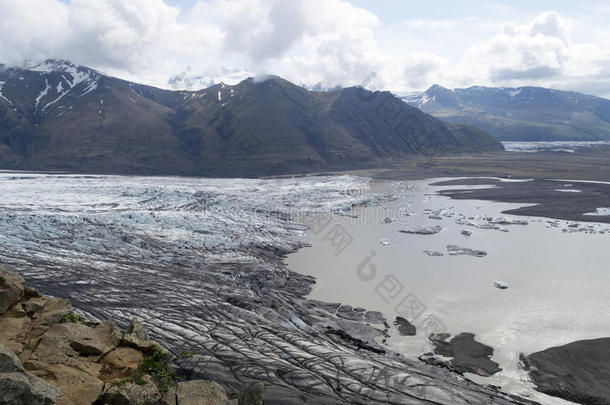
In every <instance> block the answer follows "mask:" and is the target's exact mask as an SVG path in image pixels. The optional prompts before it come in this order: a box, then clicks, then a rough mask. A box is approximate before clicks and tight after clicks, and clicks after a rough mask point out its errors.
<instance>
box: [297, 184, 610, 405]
mask: <svg viewBox="0 0 610 405" xmlns="http://www.w3.org/2000/svg"><path fill="white" fill-rule="evenodd" d="M429 180H430V181H426V182H432V183H434V180H433V179H429ZM470 180H472V182H471V183H472V184H473V185H481V184H480V181H479V179H470ZM445 181H447V180H445ZM449 181H454V180H449ZM455 181H456V182H457V183H459V185H456V187H455V188H459V186H461V185H462V183H463V179H461V180H455ZM426 182H424V183H426ZM494 183H495V180H494ZM507 183H510V184H512V183H513V182H512V181H511V182H507ZM515 183H520V182H515ZM442 184H443V183H441V185H439V186H437V187H435V188H436V189H439V190H442ZM474 191H475V192H478V191H488V189H485V188H481V189H480V190H479V189H477V188H476V187H475V189H474ZM489 191H491V192H493V190H489ZM438 197H439V198H443V197H444V196H443V194H438ZM464 200H470V198H468V199H466V198H464ZM464 203H468V202H467V201H464ZM489 203H490V204H494V205H497V204H496V203H493V202H492V200H490V201H489ZM476 205H481V204H476ZM500 205H501V204H500ZM506 205H508V204H506ZM510 205H512V206H515V204H510ZM520 205H521V204H517V206H520ZM371 209H372V208H371ZM511 209H514V208H511ZM456 210H457V211H456V212H458V213H459V212H461V211H459V208H456ZM389 212H393V210H392V209H390V211H389ZM502 212H507V211H506V210H504V209H503V210H502ZM354 214H355V215H354V216H355V217H360V215H361V213H360V212H359V211H358V210H357V211H356V212H354ZM510 214H512V212H510ZM362 215H364V214H362ZM388 215H390V216H392V215H391V214H388ZM480 215H485V214H484V213H480ZM492 215H493V214H492ZM495 215H497V214H495ZM512 215H516V214H512ZM378 217H379V218H377V220H378V222H382V219H383V217H382V216H379V215H378ZM518 217H519V216H517V218H518ZM367 218H370V216H368V217H367ZM348 221H349V219H348ZM353 221H355V222H358V220H357V219H354V220H353ZM535 221H537V220H534V222H533V223H532V224H530V225H529V227H523V228H520V227H519V226H517V227H516V228H515V231H516V230H520V229H523V232H529V231H528V230H526V228H530V227H535V229H540V228H544V227H542V225H541V224H537V223H536V222H535ZM430 222H431V223H432V224H434V223H435V221H430ZM566 225H567V224H566ZM344 226H345V224H344ZM371 226H372V224H369V225H368V228H367V227H366V226H364V227H362V228H363V229H364V228H366V229H367V231H364V230H363V231H362V232H359V231H357V230H355V229H356V228H354V227H346V229H347V231H348V232H352V236H353V237H354V238H355V239H356V240H358V239H360V238H362V237H363V235H364V234H368V233H371V232H372V233H373V234H374V235H375V236H372V237H371V238H370V240H369V241H368V242H369V243H368V245H369V246H370V247H368V248H367V247H366V246H364V245H358V246H357V247H356V248H355V251H364V252H368V251H369V250H368V249H372V250H374V251H376V252H377V255H376V256H375V258H374V261H375V265H376V266H377V267H378V268H379V270H380V271H387V270H388V265H387V264H384V263H385V262H383V261H381V262H380V260H381V259H380V254H382V253H384V254H385V255H387V254H388V251H387V250H384V249H391V248H392V246H394V245H395V244H396V243H397V241H399V240H406V239H404V238H400V237H397V236H396V235H395V234H393V233H389V234H385V235H384V234H383V233H379V232H377V231H375V229H377V228H380V229H383V228H384V227H390V226H391V224H390V225H387V224H386V225H383V224H381V223H378V224H377V225H375V226H373V227H371ZM443 226H444V227H445V226H446V225H443ZM513 226H514V225H513ZM392 229H394V228H392ZM460 229H462V228H461V227H457V231H458V232H457V233H458V234H456V236H455V237H456V238H461V239H460V240H462V241H463V242H462V243H467V242H468V241H470V244H469V245H470V246H472V245H473V244H474V246H472V247H479V246H478V245H477V244H476V241H477V240H478V239H476V238H478V237H482V236H475V239H472V237H468V238H466V237H464V236H461V235H459V230H460ZM511 229H512V228H511ZM551 231H553V232H554V234H555V235H556V236H557V237H558V238H560V239H559V240H563V239H565V238H564V236H567V235H564V233H562V232H561V229H551V230H549V232H551ZM353 232H356V233H353ZM363 232H364V233H363ZM489 232H491V233H492V234H493V235H500V236H502V235H501V233H493V232H494V231H493V230H492V231H489ZM480 233H481V231H475V234H480ZM511 234H512V230H511V233H510V234H507V235H508V236H510V235H511ZM392 235H394V236H392ZM310 236H311V235H310ZM383 236H386V237H388V239H389V240H390V241H391V242H392V245H390V246H389V247H387V248H384V247H381V246H379V244H378V242H377V238H380V237H383ZM583 236H584V235H583ZM591 236H592V237H593V236H594V235H591ZM432 237H434V236H432ZM596 237H597V238H602V239H600V240H599V241H600V243H602V242H603V241H604V240H605V239H603V238H604V237H605V236H602V235H599V236H597V235H596ZM414 238H418V236H414ZM419 238H421V240H429V238H431V236H419ZM305 240H306V242H307V243H310V244H313V245H314V247H310V248H304V250H300V251H299V252H297V253H296V254H292V255H291V256H292V257H291V258H290V260H289V263H288V264H289V266H290V268H291V269H293V270H294V271H297V272H300V273H302V274H308V275H312V276H314V277H316V280H317V282H316V284H315V285H314V286H313V295H309V296H308V297H310V298H312V299H316V300H328V299H329V298H330V299H335V300H338V301H341V302H345V303H347V304H350V305H353V306H364V307H367V308H373V309H377V310H380V311H382V312H383V313H384V315H386V319H388V320H391V319H393V316H394V315H396V314H395V313H388V312H386V311H385V310H383V306H381V307H380V306H379V305H374V304H371V302H372V301H371V299H370V298H367V299H362V298H360V299H359V298H358V297H365V296H367V295H370V294H372V293H373V291H372V290H371V291H370V292H369V293H368V294H367V291H368V290H366V289H365V290H361V289H358V288H357V287H354V286H352V284H353V283H351V282H349V281H348V280H349V277H350V276H349V272H348V275H347V276H343V277H330V273H329V272H332V269H333V268H337V267H341V265H340V264H339V263H340V262H335V263H334V264H333V265H331V266H330V268H323V269H319V270H316V271H314V272H311V271H305V270H304V269H305V267H303V266H297V267H294V264H295V263H296V262H302V263H308V265H307V267H312V268H318V267H319V265H320V264H321V263H318V262H316V261H315V259H314V257H316V256H320V255H323V256H324V257H325V258H326V259H328V258H330V257H332V255H329V254H328V252H326V250H328V249H326V248H324V247H322V248H320V246H323V245H324V242H323V241H321V240H320V238H319V237H315V235H314V237H313V238H306V239H305ZM410 240H411V239H410ZM473 241H475V242H473ZM466 246H468V244H467V245H466ZM304 251H305V253H303V252H304ZM307 251H309V252H310V253H307ZM350 254H351V253H349V252H348V253H346V255H348V256H349V255H350ZM344 255H345V254H344ZM361 255H362V256H363V257H364V256H366V253H361ZM299 256H301V257H300V258H299ZM493 256H495V253H494V255H493ZM324 260H325V259H322V261H324ZM429 260H438V259H436V258H429ZM464 260H466V259H464ZM468 260H470V259H468ZM474 260H475V261H476V259H474ZM357 262H358V261H356V262H353V261H351V262H350V261H348V262H346V263H347V264H345V266H347V267H348V268H353V267H355V266H356V265H357ZM443 263H444V262H443ZM473 263H474V262H473ZM439 265H441V264H439ZM445 265H446V263H444V264H443V266H445ZM445 267H446V266H445ZM454 271H456V272H457V271H461V269H454ZM352 277H354V276H352ZM401 281H402V280H401ZM337 283H341V285H342V286H343V288H342V290H341V291H343V292H344V293H339V294H335V293H332V291H331V290H333V289H332V286H333V285H336V284H337ZM403 284H405V285H408V284H407V283H405V282H404V281H403ZM320 288H322V289H323V291H324V293H320V291H322V290H320ZM352 288H356V290H355V292H354V293H353V294H351V295H346V294H345V292H346V291H348V290H350V289H352ZM371 288H372V287H371ZM487 288H488V289H490V291H491V292H492V293H493V288H492V286H491V285H490V286H489V287H487ZM514 288H519V289H521V288H522V286H521V285H520V283H517V284H515V285H511V288H509V289H508V293H506V294H509V295H513V293H514V292H516V290H514ZM316 291H317V293H316ZM329 294H330V295H329ZM418 294H419V293H418ZM348 296H351V297H353V299H349V298H346V297H348ZM333 297H334V298H333ZM513 299H518V298H517V297H513ZM377 302H378V304H383V302H382V301H379V300H377ZM424 302H425V303H426V305H428V304H430V302H426V301H424ZM507 305H509V304H508V302H507ZM443 320H444V318H441V321H443ZM462 323H463V322H462ZM417 324H418V327H419V326H420V325H419V322H418V323H417ZM472 325H474V323H473V324H471V326H472ZM509 326H510V322H509ZM475 329H476V328H475ZM472 330H473V328H471V327H470V328H469V327H468V326H467V325H466V326H465V328H464V329H451V330H449V332H451V333H455V334H456V335H457V334H459V333H460V332H470V331H472ZM391 336H392V337H391V339H396V338H398V335H397V334H396V333H395V332H391ZM597 336H598V335H597V334H596V333H592V334H590V335H587V334H586V333H584V334H577V336H574V337H573V338H572V339H570V338H567V339H565V340H563V343H569V342H573V341H576V340H579V339H586V338H592V337H597ZM481 337H482V338H483V342H486V343H489V342H488V340H489V336H487V337H486V336H485V334H483V335H482V336H480V335H479V334H478V333H477V340H478V339H480V338H481ZM406 342H411V343H409V345H410V346H412V345H413V342H414V341H413V338H405V344H407V343H406ZM544 342H547V343H546V344H545V343H542V344H540V345H539V346H538V347H537V348H535V349H533V350H531V349H530V350H531V351H530V350H527V349H525V350H524V348H523V347H522V348H520V349H519V350H517V351H516V352H515V364H517V360H516V358H517V357H518V354H519V353H522V352H525V353H528V352H530V353H533V352H534V351H536V350H544V349H546V348H547V347H550V346H552V345H554V344H561V343H560V342H562V341H561V340H555V341H553V340H551V341H546V340H545V341H544ZM555 342H557V343H555ZM390 346H391V347H393V349H394V350H396V351H399V352H401V350H400V349H398V348H397V347H396V346H393V345H392V344H391V345H390ZM491 346H492V347H493V348H494V349H497V348H498V347H497V345H495V344H494V343H491ZM423 353H424V352H423V351H419V352H418V353H414V355H411V356H410V358H417V356H418V355H421V354H423ZM496 354H497V353H496V352H494V356H495V355H496ZM502 358H503V357H502ZM494 359H495V357H492V359H491V360H494ZM496 361H498V360H496ZM515 367H516V366H515ZM524 375H525V374H524ZM475 377H476V376H475ZM502 378H505V377H502ZM471 379H472V380H473V381H476V382H477V383H482V384H486V383H487V384H489V383H492V384H497V383H496V382H495V381H494V380H493V379H488V378H471ZM492 381H494V382H492ZM532 389H533V386H532ZM511 392H512V391H511ZM529 392H530V393H532V391H529ZM513 393H514V392H513ZM539 400H540V399H539ZM557 401H560V400H559V399H557ZM542 402H543V403H545V402H544V401H542ZM557 403H564V402H557Z"/></svg>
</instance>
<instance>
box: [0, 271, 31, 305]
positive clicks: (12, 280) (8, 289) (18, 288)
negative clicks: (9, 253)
mask: <svg viewBox="0 0 610 405" xmlns="http://www.w3.org/2000/svg"><path fill="white" fill-rule="evenodd" d="M24 288H25V287H24V281H23V278H22V277H21V276H20V275H18V274H16V273H9V272H7V271H6V270H4V269H1V268H0V315H2V314H4V313H5V312H6V311H8V309H9V308H10V307H12V306H13V305H15V304H16V303H17V302H19V301H21V299H22V298H23V294H24Z"/></svg>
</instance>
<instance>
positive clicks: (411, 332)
mask: <svg viewBox="0 0 610 405" xmlns="http://www.w3.org/2000/svg"><path fill="white" fill-rule="evenodd" d="M394 325H396V326H397V327H398V332H400V334H401V335H402V336H415V333H416V332H417V328H416V327H415V325H413V324H412V323H411V322H409V321H407V320H406V319H405V318H403V317H402V316H397V317H396V320H395V321H394Z"/></svg>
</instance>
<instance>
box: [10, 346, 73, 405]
mask: <svg viewBox="0 0 610 405" xmlns="http://www.w3.org/2000/svg"><path fill="white" fill-rule="evenodd" d="M60 395H61V391H60V390H59V389H58V388H57V387H54V386H52V385H50V384H49V383H47V382H45V381H44V380H42V379H40V378H38V377H36V376H33V375H30V374H27V373H26V372H25V371H24V369H23V366H22V365H21V362H20V361H19V359H18V358H17V356H16V355H15V353H13V352H12V351H11V350H10V349H9V348H8V347H6V346H5V345H3V344H2V343H0V405H50V404H53V403H55V401H56V400H57V398H58V397H59V396H60Z"/></svg>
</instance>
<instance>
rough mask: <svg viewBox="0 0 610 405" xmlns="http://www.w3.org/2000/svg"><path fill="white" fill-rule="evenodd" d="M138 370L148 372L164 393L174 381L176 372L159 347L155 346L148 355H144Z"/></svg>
mask: <svg viewBox="0 0 610 405" xmlns="http://www.w3.org/2000/svg"><path fill="white" fill-rule="evenodd" d="M138 371H139V372H141V373H147V374H150V375H151V376H152V378H153V380H154V381H155V383H156V384H157V386H158V387H159V391H161V392H162V393H166V392H167V391H168V390H169V389H170V388H171V387H172V386H173V385H174V384H175V382H176V372H175V371H174V369H173V368H172V367H171V366H170V364H169V361H168V358H167V356H166V355H165V353H164V352H163V350H161V348H159V347H155V348H154V350H153V352H152V353H151V354H150V355H148V356H145V357H144V359H143V360H142V363H141V364H140V366H139V367H138Z"/></svg>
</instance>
